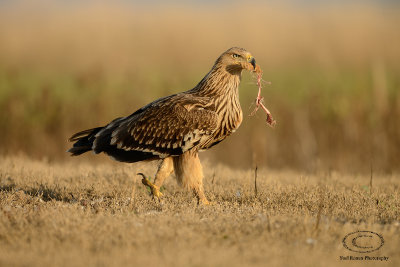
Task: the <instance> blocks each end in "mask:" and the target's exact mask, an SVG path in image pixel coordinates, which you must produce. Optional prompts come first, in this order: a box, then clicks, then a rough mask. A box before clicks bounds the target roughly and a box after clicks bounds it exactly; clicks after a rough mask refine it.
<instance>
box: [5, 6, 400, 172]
mask: <svg viewBox="0 0 400 267" xmlns="http://www.w3.org/2000/svg"><path fill="white" fill-rule="evenodd" d="M399 25H400V5H397V4H395V3H392V2H390V1H389V3H386V2H385V4H382V3H381V4H378V3H376V2H374V1H369V2H354V3H353V2H342V1H339V2H329V4H328V3H323V4H321V3H319V4H317V3H316V2H315V1H286V2H285V3H284V4H283V3H280V2H278V1H273V2H266V3H264V2H252V1H246V2H231V1H227V2H226V1H216V2H214V3H207V4H198V3H196V2H191V3H186V4H185V3H183V2H174V3H170V4H165V3H159V2H157V1H155V2H153V3H152V4H143V3H140V2H137V1H136V2H129V1H115V2H113V3H111V2H97V1H72V2H71V1H35V2H34V3H33V2H32V1H4V2H0V129H1V138H0V153H2V154H18V153H22V154H27V155H29V156H32V157H37V158H43V157H45V158H46V159H49V160H66V159H68V160H72V159H70V158H69V157H68V155H67V154H66V153H65V150H66V149H67V148H68V147H69V145H70V144H68V143H67V138H68V137H69V136H70V135H71V134H73V133H75V132H76V131H79V130H83V129H86V128H90V127H96V126H99V125H105V124H106V123H108V122H109V121H111V120H112V119H114V118H115V117H117V116H125V115H128V114H130V113H132V112H134V111H135V110H136V109H138V108H140V107H141V106H143V105H145V104H147V103H149V102H150V101H152V100H154V99H156V98H159V97H162V96H165V95H168V94H172V93H176V92H179V91H184V90H187V89H190V88H192V87H194V86H195V85H196V84H197V82H199V81H200V79H201V78H202V77H203V76H204V75H205V74H206V73H207V72H208V71H209V69H210V68H211V66H212V64H213V62H214V61H215V59H216V58H217V57H218V56H219V55H220V54H221V53H222V52H223V51H225V50H226V49H228V48H230V47H232V46H240V47H244V48H246V49H247V50H249V51H250V52H252V54H253V55H254V57H255V58H256V60H257V63H258V64H259V65H260V66H261V68H262V69H263V71H264V76H263V78H264V79H265V80H267V81H270V82H271V83H272V84H271V85H265V86H264V88H263V92H262V95H263V96H264V97H265V101H266V104H267V107H269V109H270V110H271V112H272V114H273V115H274V118H275V119H276V120H277V125H276V127H275V128H274V129H271V128H269V127H268V126H267V125H266V123H265V115H264V114H263V113H262V112H258V114H257V115H256V116H254V117H249V116H248V115H249V114H250V111H251V109H252V103H253V101H254V99H255V97H256V94H257V86H256V84H255V81H254V79H253V78H252V77H251V75H249V74H244V77H243V80H242V84H241V88H240V97H241V104H242V108H243V111H244V114H245V116H244V121H243V123H242V126H241V128H239V130H238V131H237V132H236V133H235V134H234V135H232V136H231V137H230V138H228V139H227V140H226V141H224V142H223V143H222V144H221V145H218V146H217V147H216V148H215V149H212V150H210V151H208V152H205V153H202V157H203V158H210V159H211V160H213V161H216V162H221V163H224V164H229V165H231V166H234V167H239V168H250V167H254V165H258V166H268V167H271V168H285V169H301V170H306V171H318V170H344V171H351V172H359V171H361V172H363V171H364V172H366V171H369V170H370V168H371V166H372V167H373V168H374V170H378V171H384V172H393V171H398V170H399V169H400V164H399V163H400V160H399V159H400V119H399V115H400V31H399ZM84 158H85V159H90V160H95V159H94V158H95V157H93V156H92V155H86V156H84ZM96 158H98V157H96ZM103 159H104V158H103V157H100V160H103ZM73 160H76V159H73ZM96 160H99V159H96Z"/></svg>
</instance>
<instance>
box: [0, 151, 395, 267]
mask: <svg viewBox="0 0 400 267" xmlns="http://www.w3.org/2000/svg"><path fill="white" fill-rule="evenodd" d="M205 165H206V168H205V170H206V173H205V174H206V180H205V188H206V192H207V194H208V197H209V198H210V199H211V200H212V201H213V202H214V205H212V206H206V207H199V206H197V205H196V201H195V199H194V198H193V197H192V195H191V194H188V193H186V192H184V191H181V190H180V189H179V187H178V186H177V185H176V183H175V181H174V179H170V180H168V181H167V183H166V186H165V187H166V188H165V197H164V203H163V204H159V203H157V202H154V201H152V200H151V199H150V197H149V196H148V192H147V190H146V189H145V188H144V187H143V186H142V185H141V183H140V177H138V176H136V175H135V174H136V173H137V172H139V171H140V172H144V173H146V174H147V175H151V174H154V172H155V167H156V166H155V164H153V163H149V164H142V163H138V164H131V165H129V164H121V163H112V162H110V163H106V164H93V163H90V162H85V161H81V160H79V159H76V158H73V159H71V160H69V161H68V162H64V163H57V162H56V163H54V162H46V161H34V160H31V159H29V158H26V157H2V158H0V214H1V215H0V265H2V266H43V265H51V266H87V265H92V266H93V265H96V266H121V265H131V266H161V264H163V266H266V265H268V266H293V265H296V266H341V265H342V264H346V263H348V262H343V261H340V260H339V257H340V256H347V255H353V256H360V254H357V253H352V252H350V251H348V250H346V249H345V248H344V247H343V246H342V244H341V240H342V239H343V237H344V236H345V235H346V234H347V233H350V232H352V231H356V230H370V231H374V232H377V233H380V234H381V235H382V236H383V237H384V239H385V244H384V246H383V247H382V248H381V249H380V250H378V251H377V252H373V253H369V254H368V255H370V256H387V257H389V260H388V262H384V263H383V262H378V263H376V262H375V263H376V265H378V266H381V264H382V266H383V265H384V266H399V264H400V256H399V253H398V251H399V248H400V238H399V236H400V235H399V233H400V212H399V211H400V193H399V186H400V180H399V176H398V175H395V174H393V175H390V176H387V175H378V174H374V176H373V181H372V191H370V189H371V188H370V177H369V175H368V176H354V175H343V174H340V173H335V172H332V173H321V174H316V175H308V174H305V173H297V172H291V171H269V170H265V169H264V170H259V171H258V196H257V198H256V197H255V196H254V177H253V176H254V172H253V170H247V171H239V170H233V169H230V168H227V167H225V166H220V165H219V166H215V165H214V164H210V163H206V164H205ZM353 265H355V266H365V262H363V261H357V262H352V266H353Z"/></svg>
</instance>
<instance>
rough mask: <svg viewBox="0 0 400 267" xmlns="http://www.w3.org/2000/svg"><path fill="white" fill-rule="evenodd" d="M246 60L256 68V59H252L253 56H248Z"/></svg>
mask: <svg viewBox="0 0 400 267" xmlns="http://www.w3.org/2000/svg"><path fill="white" fill-rule="evenodd" d="M247 61H248V62H249V63H250V64H251V65H252V66H253V68H254V69H256V60H255V59H254V57H252V56H249V57H248V58H247Z"/></svg>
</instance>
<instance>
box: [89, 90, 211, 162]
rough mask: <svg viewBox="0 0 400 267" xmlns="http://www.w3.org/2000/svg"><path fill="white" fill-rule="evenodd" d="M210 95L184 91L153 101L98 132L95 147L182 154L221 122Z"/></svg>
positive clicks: (155, 153)
mask: <svg viewBox="0 0 400 267" xmlns="http://www.w3.org/2000/svg"><path fill="white" fill-rule="evenodd" d="M214 110H215V107H214V105H213V104H212V102H211V101H210V98H209V97H198V96H193V95H189V94H185V93H181V94H177V95H172V96H168V97H165V98H161V99H159V100H156V101H154V102H153V103H151V104H149V105H147V106H145V107H143V108H141V109H139V110H138V111H137V112H135V113H133V114H132V115H130V116H128V117H125V118H121V119H119V120H118V121H114V122H112V123H110V124H109V125H108V126H107V127H105V128H104V129H103V130H102V131H100V132H99V133H97V135H96V140H95V142H94V151H95V152H97V153H99V152H101V151H105V150H104V149H102V147H105V146H113V147H115V148H116V149H119V150H124V151H141V152H143V153H148V154H150V155H154V156H158V157H161V158H163V157H167V156H174V155H180V154H182V153H184V152H185V151H187V150H189V149H192V148H196V147H199V146H200V145H202V144H204V143H206V142H208V141H209V140H210V138H211V136H212V134H213V133H214V132H215V130H216V128H217V125H218V115H217V113H216V112H215V111H214Z"/></svg>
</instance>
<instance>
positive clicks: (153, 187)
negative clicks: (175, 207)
mask: <svg viewBox="0 0 400 267" xmlns="http://www.w3.org/2000/svg"><path fill="white" fill-rule="evenodd" d="M138 175H141V176H142V177H143V178H142V184H144V185H145V186H147V187H149V188H150V192H151V195H152V196H153V198H157V199H158V201H160V202H161V197H162V195H163V193H161V191H160V188H159V187H158V186H156V185H155V184H153V183H152V182H150V180H149V179H148V178H147V177H146V176H145V175H144V174H143V173H138Z"/></svg>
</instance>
